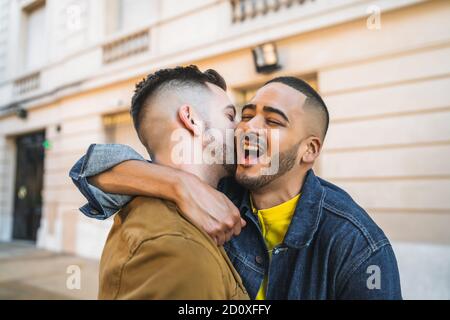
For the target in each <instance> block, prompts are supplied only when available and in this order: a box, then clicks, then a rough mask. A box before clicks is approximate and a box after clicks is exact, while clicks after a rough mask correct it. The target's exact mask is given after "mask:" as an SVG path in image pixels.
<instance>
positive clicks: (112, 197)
mask: <svg viewBox="0 0 450 320" xmlns="http://www.w3.org/2000/svg"><path fill="white" fill-rule="evenodd" d="M128 160H142V161H146V160H145V159H144V158H143V157H142V156H141V155H140V154H139V153H137V152H136V151H134V149H132V148H131V147H129V146H126V145H122V144H92V145H91V146H90V147H89V149H88V151H87V153H86V154H85V155H84V156H83V157H82V158H81V159H80V160H78V161H77V162H76V163H75V165H74V166H73V167H72V169H71V170H70V173H69V176H70V178H71V179H72V181H73V183H74V184H75V186H76V187H77V188H78V190H79V191H80V192H81V193H82V194H83V195H84V197H85V198H86V200H87V201H88V203H87V204H85V205H84V206H83V207H81V208H80V211H81V212H82V213H83V214H85V215H86V216H88V217H90V218H96V219H100V220H104V219H107V218H109V217H110V216H112V215H113V214H114V213H116V212H117V211H118V210H120V209H121V208H122V207H123V206H125V205H126V204H127V203H128V202H130V201H131V200H132V199H133V197H131V196H127V195H120V194H112V193H107V192H103V191H102V190H100V189H98V188H96V187H95V186H93V185H91V184H89V181H88V178H89V177H92V176H95V175H97V174H100V173H102V172H105V171H107V170H109V169H111V168H112V167H114V166H116V165H118V164H120V163H122V162H124V161H128Z"/></svg>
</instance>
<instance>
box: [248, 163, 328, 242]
mask: <svg viewBox="0 0 450 320" xmlns="http://www.w3.org/2000/svg"><path fill="white" fill-rule="evenodd" d="M301 192H302V195H301V197H300V200H299V202H298V203H297V207H296V208H295V213H294V216H293V217H292V220H291V223H290V225H289V228H288V231H287V233H286V236H285V238H284V244H286V245H287V246H289V247H293V248H296V249H300V248H302V247H305V246H308V245H309V244H310V243H311V241H312V240H313V238H314V235H315V233H316V231H317V228H318V226H319V222H320V218H321V215H322V207H323V201H324V198H325V189H324V188H323V186H322V185H321V184H320V181H319V179H318V178H317V177H316V175H315V174H314V171H313V170H309V171H308V172H307V174H306V178H305V182H304V183H303V187H302V190H301ZM239 209H240V212H241V213H243V214H246V215H247V216H248V217H250V218H251V219H253V220H255V221H257V220H256V218H255V217H254V215H253V214H252V207H251V204H250V193H249V191H248V190H246V191H245V193H244V195H243V197H242V201H241V203H240V206H239Z"/></svg>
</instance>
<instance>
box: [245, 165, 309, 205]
mask: <svg viewBox="0 0 450 320" xmlns="http://www.w3.org/2000/svg"><path fill="white" fill-rule="evenodd" d="M306 173H307V170H295V172H292V171H289V172H287V173H286V174H284V175H283V176H281V177H278V178H277V179H275V180H273V181H272V182H270V183H269V184H267V185H265V186H264V187H262V188H260V189H258V190H253V191H251V197H252V202H253V205H254V206H255V207H256V208H257V209H268V208H272V207H274V206H277V205H279V204H282V203H284V202H286V201H288V200H290V199H292V198H294V197H295V196H296V195H297V194H299V192H300V190H301V188H302V186H303V183H304V181H305V177H306Z"/></svg>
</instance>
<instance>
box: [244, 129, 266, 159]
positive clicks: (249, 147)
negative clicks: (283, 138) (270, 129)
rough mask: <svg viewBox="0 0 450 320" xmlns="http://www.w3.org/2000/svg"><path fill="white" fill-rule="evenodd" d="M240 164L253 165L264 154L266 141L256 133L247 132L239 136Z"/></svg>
mask: <svg viewBox="0 0 450 320" xmlns="http://www.w3.org/2000/svg"><path fill="white" fill-rule="evenodd" d="M240 145H241V157H240V164H243V165H247V166H248V165H254V164H257V163H259V162H260V161H259V160H260V158H261V157H262V156H264V155H265V154H266V151H267V143H266V140H265V139H262V138H261V137H259V136H258V135H256V134H254V135H252V134H248V135H245V136H244V137H242V138H241V143H240Z"/></svg>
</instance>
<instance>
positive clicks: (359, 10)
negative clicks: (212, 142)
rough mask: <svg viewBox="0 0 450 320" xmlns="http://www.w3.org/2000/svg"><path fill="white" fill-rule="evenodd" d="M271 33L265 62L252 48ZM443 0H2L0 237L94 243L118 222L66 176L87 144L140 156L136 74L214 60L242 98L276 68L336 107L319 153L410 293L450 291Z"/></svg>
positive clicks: (87, 252)
mask: <svg viewBox="0 0 450 320" xmlns="http://www.w3.org/2000/svg"><path fill="white" fill-rule="evenodd" d="M267 43H270V44H273V45H275V46H276V47H277V51H278V55H279V65H280V67H281V68H280V69H278V70H276V71H274V72H273V73H270V74H265V73H258V72H257V71H256V69H255V61H254V56H253V53H252V50H253V49H254V48H257V47H258V46H259V45H261V44H267ZM449 57H450V1H448V0H435V1H421V0H389V1H387V0H384V1H383V0H378V1H376V0H374V1H367V0H334V1H331V0H232V1H229V0H190V1H179V0H95V1H94V0H46V1H44V0H0V241H11V240H14V239H25V240H31V241H36V243H37V245H38V246H39V247H42V248H47V249H50V250H54V251H64V252H70V253H75V254H78V255H82V256H87V257H93V258H98V257H99V255H100V253H101V250H102V247H103V244H104V241H105V239H106V236H107V233H108V231H109V228H110V226H111V221H95V220H93V219H88V218H85V217H84V216H83V215H82V214H80V212H79V211H78V208H79V207H80V206H81V205H82V204H83V203H84V202H85V200H84V199H83V197H82V196H81V195H80V194H79V193H78V192H77V190H76V189H75V187H74V186H73V184H72V182H71V181H70V179H69V177H68V172H69V169H70V167H71V165H73V163H74V162H75V161H76V160H77V159H78V158H79V157H80V156H81V155H82V154H83V153H84V152H85V151H86V149H87V147H88V146H89V145H90V144H91V143H124V144H128V145H131V146H133V147H134V148H135V149H137V150H138V151H140V152H141V153H142V154H143V155H145V150H144V148H143V147H142V146H141V145H140V143H139V141H138V139H137V136H136V134H135V132H134V129H133V126H132V124H131V120H130V117H129V115H128V109H129V103H130V98H131V96H132V92H133V89H134V85H135V83H136V82H137V81H139V80H140V79H142V78H143V77H144V76H145V75H146V74H148V73H150V72H152V71H154V70H156V69H159V68H162V67H169V66H175V65H185V64H197V65H198V66H199V67H200V68H201V69H207V68H213V69H216V70H217V71H219V72H220V73H221V74H222V75H223V76H224V78H225V79H226V80H227V83H228V85H229V88H230V92H229V93H230V95H231V96H232V98H233V99H234V100H235V101H236V103H237V104H241V103H243V102H244V101H245V100H246V99H249V98H251V95H252V94H253V93H254V91H255V90H256V88H257V87H258V86H260V85H261V84H263V83H264V82H265V81H267V80H269V79H270V78H272V77H274V76H278V75H283V74H290V75H296V76H299V77H303V78H305V79H306V80H308V81H309V82H310V83H311V84H312V85H314V86H315V87H316V88H317V89H318V90H319V92H320V93H321V95H322V96H323V97H324V100H325V102H326V103H327V104H328V107H329V110H330V114H331V124H330V130H329V133H328V136H327V139H326V141H325V146H324V150H323V153H322V155H321V157H320V160H319V163H318V164H317V166H316V172H317V174H318V175H320V176H321V177H323V178H325V179H327V180H330V181H332V182H334V183H336V184H338V185H340V186H341V187H343V188H344V189H346V190H347V191H348V192H349V193H350V194H351V195H352V196H353V197H354V198H355V200H356V201H358V203H360V204H361V205H362V206H363V207H364V208H365V209H366V210H367V211H368V212H369V214H370V215H371V216H372V218H373V219H374V220H375V221H376V222H377V223H378V224H379V225H380V226H381V227H382V228H383V230H384V231H385V232H386V233H387V235H388V236H389V238H390V239H391V241H392V242H393V244H394V249H395V251H396V254H397V257H398V260H399V266H400V271H401V276H402V286H403V290H404V295H405V298H423V297H425V298H433V297H434V298H447V299H448V298H450V288H449V286H450V285H449V283H450V232H449V227H450V59H449Z"/></svg>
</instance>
